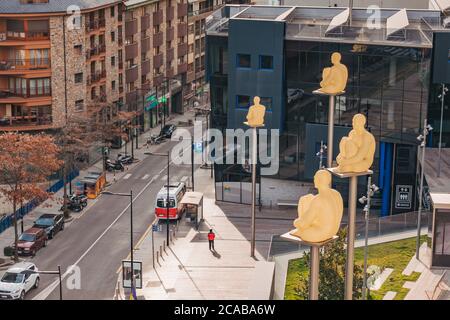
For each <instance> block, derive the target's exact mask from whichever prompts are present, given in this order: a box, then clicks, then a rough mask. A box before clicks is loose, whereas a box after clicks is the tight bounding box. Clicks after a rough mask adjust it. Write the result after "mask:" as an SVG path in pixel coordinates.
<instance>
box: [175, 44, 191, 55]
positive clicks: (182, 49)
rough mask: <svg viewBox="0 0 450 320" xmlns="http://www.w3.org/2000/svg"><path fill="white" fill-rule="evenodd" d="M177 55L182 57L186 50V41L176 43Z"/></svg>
mask: <svg viewBox="0 0 450 320" xmlns="http://www.w3.org/2000/svg"><path fill="white" fill-rule="evenodd" d="M177 51H178V57H182V56H185V55H186V54H187V51H188V46H187V43H180V44H179V45H178V50H177Z"/></svg>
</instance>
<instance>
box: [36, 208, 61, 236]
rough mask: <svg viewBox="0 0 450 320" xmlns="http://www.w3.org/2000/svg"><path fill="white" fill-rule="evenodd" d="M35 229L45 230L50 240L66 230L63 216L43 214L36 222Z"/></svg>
mask: <svg viewBox="0 0 450 320" xmlns="http://www.w3.org/2000/svg"><path fill="white" fill-rule="evenodd" d="M33 228H40V229H44V230H45V232H46V233H47V237H48V239H53V237H54V236H55V234H57V233H58V232H59V231H62V230H64V215H63V214H49V213H46V214H43V215H41V216H40V217H39V219H37V220H36V221H35V222H34V225H33Z"/></svg>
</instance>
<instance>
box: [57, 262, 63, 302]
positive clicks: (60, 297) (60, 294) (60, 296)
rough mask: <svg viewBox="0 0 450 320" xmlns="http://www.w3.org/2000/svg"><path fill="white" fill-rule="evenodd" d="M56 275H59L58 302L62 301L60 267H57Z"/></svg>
mask: <svg viewBox="0 0 450 320" xmlns="http://www.w3.org/2000/svg"><path fill="white" fill-rule="evenodd" d="M58 275H59V300H62V299H63V295H62V276H61V266H58Z"/></svg>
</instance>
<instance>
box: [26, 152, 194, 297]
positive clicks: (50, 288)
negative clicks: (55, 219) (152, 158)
mask: <svg viewBox="0 0 450 320" xmlns="http://www.w3.org/2000/svg"><path fill="white" fill-rule="evenodd" d="M188 149H189V148H186V150H188ZM170 164H172V161H170V162H169V165H170ZM166 169H167V165H166V166H165V167H164V168H162V169H161V171H160V172H159V173H158V175H156V177H158V176H159V175H160V174H161V173H162V172H163V171H165V170H166ZM154 180H155V179H152V180H150V181H149V182H148V183H147V184H146V185H145V186H144V188H142V190H141V191H140V192H139V193H138V194H137V195H136V197H135V198H134V200H133V203H134V202H135V201H137V199H138V198H139V197H140V196H141V195H142V194H143V193H144V191H145V190H146V189H147V188H148V187H149V186H150V185H151V184H152V183H153V181H154ZM129 207H130V204H128V205H127V206H126V207H125V209H123V211H122V212H121V213H119V215H118V216H117V217H116V219H114V221H113V222H112V223H111V224H110V225H109V226H108V227H107V228H106V229H105V230H104V231H103V232H102V234H101V235H100V236H99V237H98V238H97V240H95V241H94V242H93V243H92V244H91V245H90V247H89V248H88V249H87V250H86V251H85V252H84V253H83V254H82V255H81V257H80V258H78V260H77V261H76V262H75V263H73V264H72V265H75V266H76V265H78V264H79V263H80V262H81V261H82V260H83V259H84V257H86V256H87V255H88V253H89V252H90V251H91V250H92V248H94V247H95V245H96V244H97V243H98V242H99V241H100V240H101V239H102V238H103V237H104V236H105V234H106V233H107V232H108V231H109V230H110V229H111V228H112V227H113V226H114V225H115V224H116V223H117V221H119V219H120V218H121V217H122V216H123V215H124V214H125V213H126V212H127V211H128V208H129ZM71 272H72V269H68V270H67V271H66V272H64V274H62V275H61V281H63V280H64V279H65V278H66V277H67V276H68V275H69V274H70V273H71ZM58 286H59V279H56V280H55V281H53V282H52V283H51V284H49V285H48V286H47V287H46V288H45V289H44V290H42V291H41V292H40V293H39V294H37V295H36V296H35V297H34V298H33V300H45V299H47V298H48V296H49V295H50V294H51V293H52V292H53V291H54V290H55V289H56V288H57V287H58Z"/></svg>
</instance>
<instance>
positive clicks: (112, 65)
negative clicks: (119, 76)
mask: <svg viewBox="0 0 450 320" xmlns="http://www.w3.org/2000/svg"><path fill="white" fill-rule="evenodd" d="M115 65H116V57H115V56H112V57H111V67H114V66H115Z"/></svg>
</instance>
